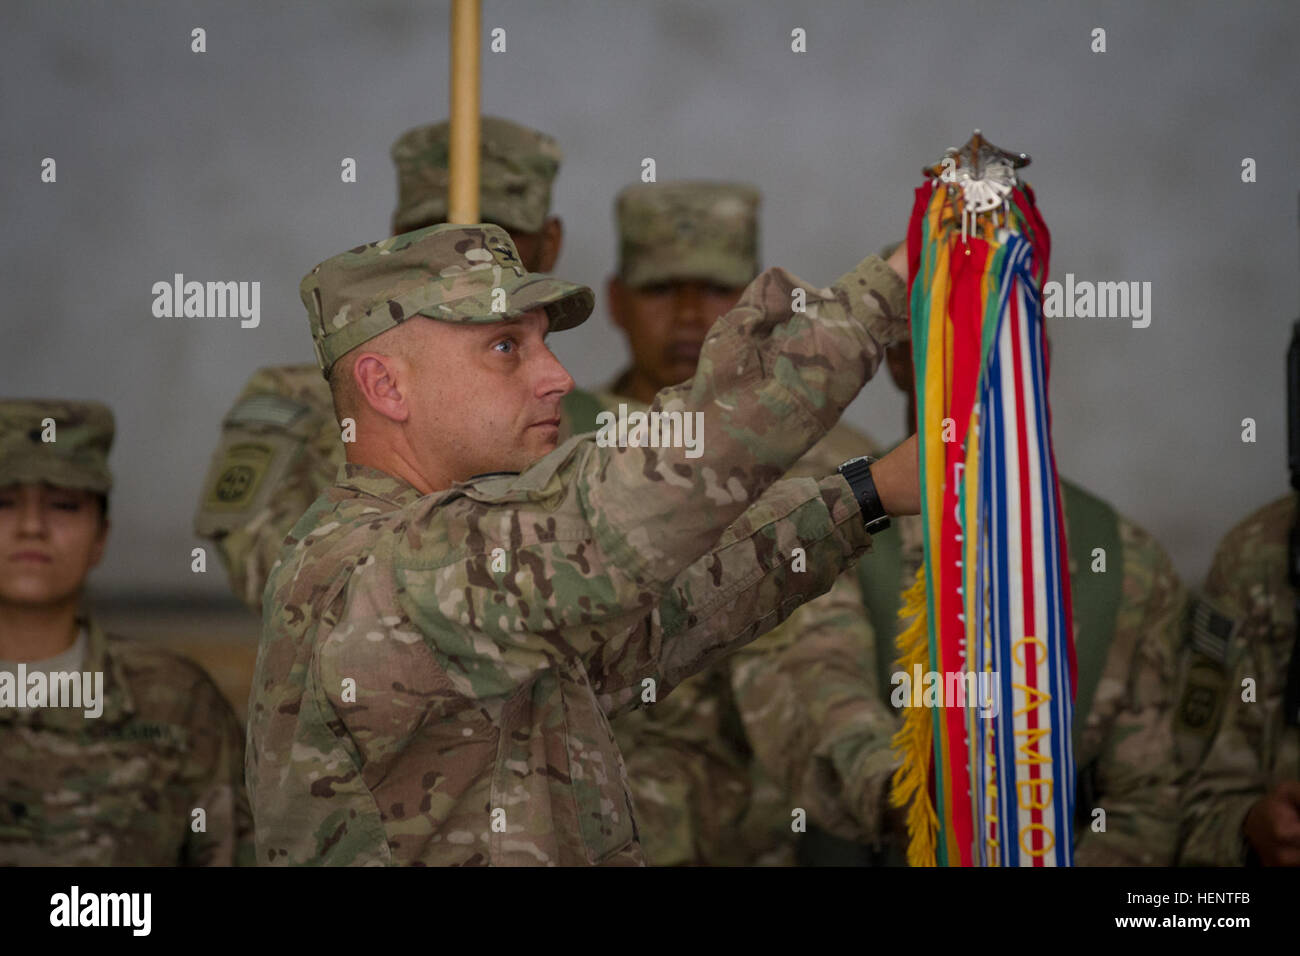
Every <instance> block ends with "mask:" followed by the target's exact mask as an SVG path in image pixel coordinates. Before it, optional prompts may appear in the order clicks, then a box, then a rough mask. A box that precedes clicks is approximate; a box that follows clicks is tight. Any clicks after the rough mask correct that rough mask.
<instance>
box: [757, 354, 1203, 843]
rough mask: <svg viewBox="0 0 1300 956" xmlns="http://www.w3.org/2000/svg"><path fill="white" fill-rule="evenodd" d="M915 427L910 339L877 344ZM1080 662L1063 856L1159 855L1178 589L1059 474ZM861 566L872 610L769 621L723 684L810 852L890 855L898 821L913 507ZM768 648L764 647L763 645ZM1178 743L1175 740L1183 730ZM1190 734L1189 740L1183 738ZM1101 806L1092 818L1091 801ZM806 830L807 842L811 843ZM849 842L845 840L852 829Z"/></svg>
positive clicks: (1173, 781)
mask: <svg viewBox="0 0 1300 956" xmlns="http://www.w3.org/2000/svg"><path fill="white" fill-rule="evenodd" d="M887 358H888V361H889V369H890V373H891V375H892V377H893V378H894V381H895V383H896V384H897V385H898V386H899V387H900V388H901V389H902V390H904V391H905V392H907V394H908V411H907V424H908V426H909V430H910V431H911V432H914V431H915V427H916V409H915V397H914V393H913V371H912V361H911V352H910V349H909V348H908V347H905V346H904V347H893V348H890V349H889V350H888V355H887ZM1061 484H1062V498H1063V507H1064V511H1065V521H1066V527H1067V531H1066V536H1067V542H1068V546H1069V558H1070V560H1069V571H1070V581H1071V589H1072V592H1073V606H1074V618H1075V646H1076V652H1077V657H1078V663H1079V672H1078V691H1077V699H1076V710H1075V724H1074V752H1075V759H1076V761H1077V764H1078V769H1079V789H1078V794H1077V806H1078V819H1077V821H1076V836H1077V842H1076V848H1075V861H1076V864H1078V865H1082V866H1089V865H1166V866H1167V865H1170V864H1172V863H1173V860H1174V851H1175V845H1176V835H1177V834H1176V809H1177V795H1178V784H1179V781H1180V779H1181V770H1180V767H1181V765H1180V763H1179V761H1178V760H1177V759H1176V757H1177V750H1176V740H1175V729H1174V727H1173V725H1172V714H1173V709H1174V707H1173V705H1174V696H1175V693H1176V685H1177V668H1178V661H1179V657H1180V644H1181V641H1182V633H1181V626H1182V620H1183V614H1184V611H1185V608H1186V594H1185V591H1184V589H1183V587H1182V585H1181V584H1180V582H1179V580H1178V577H1177V575H1176V574H1175V572H1174V569H1173V566H1172V564H1171V562H1170V560H1169V558H1168V556H1167V555H1166V554H1165V552H1164V550H1163V549H1162V548H1161V547H1160V546H1159V544H1157V543H1156V541H1155V540H1154V539H1153V538H1152V537H1151V536H1150V535H1148V534H1147V533H1146V532H1145V531H1143V530H1142V529H1141V528H1139V527H1138V526H1137V525H1135V524H1133V523H1132V522H1130V521H1128V520H1127V519H1125V518H1123V517H1122V516H1120V515H1118V514H1116V513H1115V511H1114V510H1113V509H1112V508H1111V507H1110V506H1109V505H1107V504H1106V503H1105V502H1103V501H1101V500H1100V499H1097V498H1095V497H1093V496H1092V495H1089V494H1088V493H1087V492H1085V491H1083V490H1082V489H1081V488H1079V487H1078V486H1076V485H1074V484H1072V483H1070V482H1068V481H1064V480H1063V481H1062V483H1061ZM895 527H896V529H897V532H898V533H897V535H881V536H879V537H878V538H877V547H876V549H875V551H876V553H875V554H873V556H872V559H871V560H870V561H869V562H864V563H863V564H861V565H859V569H860V570H863V571H865V572H868V573H865V574H863V576H862V579H861V590H862V593H863V595H864V596H865V597H866V605H867V607H868V608H869V611H870V620H871V623H870V626H869V627H868V628H867V629H866V633H867V634H868V636H869V642H868V643H866V644H857V643H855V642H854V641H853V640H852V639H851V638H852V637H854V636H857V635H860V634H862V633H863V630H862V629H861V628H855V629H852V630H849V629H838V628H824V629H821V630H819V631H818V632H817V633H816V634H815V635H812V636H808V637H803V638H801V639H800V640H799V641H798V642H797V643H796V642H786V643H783V642H781V641H779V640H777V639H775V638H774V635H767V636H765V637H763V638H761V639H760V640H758V641H756V642H755V643H753V644H751V645H749V647H747V648H746V649H745V652H744V655H743V656H742V657H741V661H742V663H741V666H740V667H739V668H738V671H737V681H736V696H737V701H738V703H739V706H740V708H741V711H742V713H743V714H744V715H745V726H746V728H747V729H748V730H749V735H750V739H751V740H754V741H762V742H763V743H764V746H765V748H766V749H767V753H768V756H767V761H766V762H767V763H768V764H769V765H770V766H772V767H773V768H774V769H775V772H777V773H779V774H781V775H783V776H784V777H785V778H786V779H787V780H789V781H791V782H792V784H793V785H795V790H794V799H795V800H796V801H798V803H799V805H801V806H803V807H805V808H807V810H808V813H809V816H810V819H812V820H813V821H814V822H815V823H816V824H817V825H818V826H817V827H815V828H811V829H810V833H809V837H810V838H812V839H810V840H808V841H805V842H807V843H809V844H811V845H813V846H815V848H816V849H815V853H814V854H813V857H814V858H813V860H812V862H819V863H825V862H834V863H841V864H866V865H870V864H881V863H890V864H902V863H903V862H904V861H905V859H906V856H905V848H906V833H905V830H904V829H903V827H902V817H901V815H898V814H897V813H896V812H894V811H893V810H892V808H890V809H886V808H887V807H888V799H887V798H888V796H889V788H890V777H891V775H892V773H893V771H894V769H895V767H896V765H897V764H896V760H895V758H894V754H893V749H892V745H891V738H892V736H893V734H894V732H895V731H896V730H897V729H898V727H899V726H900V725H901V717H902V715H901V714H900V713H898V712H897V710H896V709H894V708H892V707H891V706H890V703H889V699H890V692H891V690H892V687H891V683H890V677H891V674H892V673H893V672H894V671H895V670H896V665H895V663H894V660H895V657H896V646H895V638H896V637H897V634H898V632H899V631H900V630H901V629H902V627H903V626H904V622H902V621H900V620H899V619H898V609H899V607H900V605H901V593H902V591H903V589H905V588H906V587H908V586H909V585H910V584H911V583H912V581H913V579H914V578H915V575H916V571H917V569H918V567H919V566H920V564H921V560H922V531H921V521H920V518H919V517H907V518H902V519H900V520H899V521H897V522H895ZM765 652H771V653H765ZM1177 742H1178V744H1180V745H1182V746H1188V738H1187V735H1186V734H1180V735H1179V737H1178V741H1177ZM1193 743H1194V742H1193ZM1097 809H1101V810H1104V811H1105V816H1104V826H1105V829H1104V830H1101V829H1100V825H1101V821H1102V819H1103V818H1101V817H1099V816H1097V815H1095V812H1094V811H1095V810H1097ZM814 840H815V842H814ZM855 843H856V844H857V845H856V847H855V846H854V844H855Z"/></svg>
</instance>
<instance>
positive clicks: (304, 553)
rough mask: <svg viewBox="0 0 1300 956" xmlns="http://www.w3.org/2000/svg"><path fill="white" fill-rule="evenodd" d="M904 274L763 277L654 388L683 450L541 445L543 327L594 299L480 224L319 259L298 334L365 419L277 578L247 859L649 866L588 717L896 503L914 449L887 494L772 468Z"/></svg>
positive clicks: (545, 437) (888, 337)
mask: <svg viewBox="0 0 1300 956" xmlns="http://www.w3.org/2000/svg"><path fill="white" fill-rule="evenodd" d="M796 290H799V291H800V294H801V296H802V297H804V298H805V299H806V301H807V303H808V305H807V311H806V313H805V312H796V311H794V310H793V309H792V304H793V302H794V300H795V296H794V293H795V292H796ZM501 292H504V293H505V295H506V298H507V303H508V305H507V309H506V311H505V312H494V311H492V307H491V305H490V303H492V302H493V301H494V300H496V299H497V298H498V294H499V293H501ZM903 292H904V287H903V283H902V281H901V280H900V278H899V275H898V274H897V273H895V272H894V271H893V270H891V269H890V267H889V266H888V265H886V264H885V263H884V262H882V261H881V260H879V259H877V258H876V257H874V256H872V257H868V258H867V259H865V260H864V261H863V262H862V263H861V264H859V265H858V266H857V267H856V268H855V269H854V270H852V271H850V272H849V273H847V274H845V275H844V276H842V277H841V278H840V279H839V280H837V281H836V282H835V283H834V284H833V285H832V286H831V287H830V288H828V289H818V288H814V287H811V286H808V285H806V284H804V283H800V282H799V281H798V280H796V279H794V277H792V276H791V275H790V274H789V273H786V272H784V271H782V270H779V269H773V270H769V271H767V272H765V273H763V274H762V275H760V276H759V277H758V278H757V279H755V280H754V282H753V283H751V284H750V286H749V287H748V288H747V290H746V292H745V295H744V296H742V298H741V301H740V303H739V304H738V305H737V307H736V308H735V309H733V310H732V311H731V312H730V313H728V315H727V316H726V317H724V318H723V319H722V320H721V322H720V323H719V324H718V325H717V326H716V327H715V329H714V331H713V334H712V335H711V336H710V339H709V341H708V343H707V344H706V345H705V347H704V349H703V350H702V353H701V356H700V359H701V360H700V366H701V370H700V371H699V372H698V373H697V374H696V376H695V379H694V380H693V382H692V383H690V384H689V385H683V386H679V387H676V388H673V389H667V390H665V391H663V392H661V393H660V394H659V396H658V397H657V398H656V401H655V406H654V408H655V410H656V411H665V412H670V413H677V414H679V415H692V414H694V413H695V412H697V411H698V413H699V414H701V415H703V416H704V419H705V426H704V434H703V436H702V437H703V439H704V441H705V442H706V446H705V447H706V451H705V454H706V458H705V460H704V461H703V462H701V463H693V459H692V458H689V457H687V449H685V448H682V447H677V446H676V445H669V446H668V447H642V446H639V445H638V446H629V447H618V448H606V447H600V446H599V445H598V444H597V443H596V442H595V440H594V439H593V438H592V437H591V436H584V437H579V438H575V439H572V440H570V441H568V442H566V443H565V444H564V445H563V446H561V447H559V448H556V447H555V446H556V442H557V440H558V425H559V421H560V418H559V403H560V400H561V398H562V397H563V396H564V394H565V393H566V392H567V391H568V390H569V389H570V388H571V387H572V380H571V379H569V377H568V374H567V373H566V372H565V371H564V370H563V368H562V367H561V366H560V365H559V363H558V362H557V361H556V360H555V358H554V356H553V355H552V354H551V353H550V350H549V349H548V348H547V347H546V345H545V341H544V336H545V334H546V332H547V331H548V329H549V330H558V329H564V328H569V327H572V326H573V325H576V324H578V323H580V322H581V321H583V320H585V318H586V317H587V315H588V314H589V313H590V310H591V305H592V299H591V293H590V290H587V289H585V288H583V287H575V286H572V285H569V284H567V283H561V282H559V281H558V280H553V279H547V278H545V277H543V276H537V275H532V274H528V273H526V272H525V271H524V270H523V269H522V267H521V266H520V264H519V261H518V256H517V255H516V254H515V251H514V249H513V246H512V245H511V244H510V241H509V237H508V236H506V234H505V233H504V232H503V231H502V230H500V229H499V228H496V227H493V226H436V227H433V228H431V229H428V230H422V231H420V232H415V233H407V234H404V235H402V236H399V237H396V238H394V239H389V240H385V241H384V242H382V243H377V244H372V245H369V246H364V247H361V248H360V249H357V250H353V251H352V252H348V253H344V254H342V255H341V256H336V257H335V258H333V259H330V260H327V261H326V262H324V263H322V264H321V265H320V266H318V267H317V268H316V269H314V270H313V271H312V273H311V274H310V275H309V276H308V277H307V278H306V279H305V280H304V282H303V288H302V293H303V301H304V303H305V304H306V305H307V308H308V313H309V316H310V318H311V325H312V331H313V338H314V339H315V342H316V347H317V355H318V357H319V358H320V362H321V367H322V370H323V371H324V372H325V373H326V374H327V375H329V376H330V380H331V387H332V390H333V393H334V397H335V402H336V404H337V405H338V406H339V409H340V411H341V412H343V413H346V414H350V415H352V416H354V417H356V419H357V423H358V430H357V436H358V437H357V442H356V443H355V444H351V445H349V446H348V449H347V452H348V457H349V463H348V464H347V466H346V467H345V469H344V471H342V472H341V473H340V482H339V484H338V485H336V486H335V487H334V488H332V489H330V490H329V491H328V492H326V493H325V494H324V495H322V496H321V497H320V498H319V499H317V501H316V502H315V503H314V504H313V506H312V507H311V509H309V511H308V512H307V513H306V514H305V515H304V516H303V518H302V519H301V520H300V521H299V523H298V524H297V525H296V526H295V528H294V529H293V530H292V531H291V533H290V535H289V537H288V539H286V547H285V550H284V552H283V553H282V556H281V560H280V563H279V564H278V566H277V568H276V570H275V571H274V573H273V574H272V577H271V580H270V582H269V584H268V587H267V595H268V597H267V601H266V613H265V630H264V633H263V640H262V645H261V648H260V651H259V655H258V662H257V673H256V675H255V680H254V690H253V699H252V706H251V708H250V716H249V749H248V780H249V786H250V792H251V795H252V800H253V807H254V813H255V816H256V821H257V844H258V858H259V859H261V860H265V861H268V862H278V863H295V862H306V861H315V862H337V863H388V862H401V863H461V864H466V863H515V864H533V865H536V864H546V863H556V864H572V863H601V862H611V863H635V862H640V861H641V859H642V855H641V852H640V849H639V845H638V841H637V838H636V827H635V823H634V821H633V818H632V810H631V804H630V800H629V798H628V795H627V790H626V784H625V782H624V776H625V774H624V770H623V764H622V760H621V758H620V756H619V751H618V748H617V746H616V745H615V743H614V740H613V737H612V734H611V732H610V730H609V724H608V717H610V716H614V715H616V714H617V713H618V712H619V711H620V710H623V709H626V708H628V707H631V706H635V705H636V704H637V703H638V702H639V700H641V699H642V695H643V694H644V693H645V692H646V690H647V689H656V691H657V695H658V696H660V697H662V696H663V695H665V694H667V693H668V691H669V690H671V688H672V687H673V686H675V685H676V684H678V683H680V682H681V680H683V679H684V678H686V677H687V676H689V675H690V674H691V673H693V672H695V671H698V670H700V669H701V668H703V667H705V666H707V665H708V664H709V663H710V662H711V661H712V660H713V659H715V658H716V657H717V656H718V655H720V654H722V653H724V652H725V651H727V650H729V649H731V648H733V647H735V646H738V645H739V644H742V643H744V642H745V641H747V640H751V639H753V637H754V636H756V635H757V634H758V633H760V632H761V631H763V630H764V629H766V628H767V627H770V626H774V625H775V624H776V623H777V622H779V620H780V619H781V618H782V617H783V616H784V615H785V614H788V613H789V611H790V610H792V609H793V607H794V606H795V605H796V604H797V603H799V602H801V601H803V600H807V599H809V598H811V597H812V596H815V595H816V594H818V593H820V592H822V591H824V590H826V589H827V588H829V587H830V586H831V584H832V583H833V581H834V579H835V577H837V576H838V575H839V573H840V572H841V571H842V570H843V569H844V567H845V566H846V564H848V563H849V562H851V561H852V560H853V559H854V558H855V557H856V556H858V555H860V554H862V553H863V551H864V550H865V549H866V547H867V546H868V544H869V541H870V535H869V534H868V532H867V530H866V527H867V524H868V519H870V520H875V518H876V517H877V516H878V515H879V516H883V514H884V513H885V511H886V510H888V511H899V510H903V509H910V510H915V507H916V504H917V495H918V492H917V487H916V467H917V462H916V451H915V443H914V442H909V443H907V445H906V446H905V447H904V448H901V449H899V450H898V451H897V452H895V453H894V454H893V455H891V456H888V457H887V458H885V459H883V460H881V461H880V462H877V463H876V464H875V465H873V466H872V467H871V470H870V478H874V481H875V486H876V489H877V491H878V494H877V493H875V492H872V491H871V481H870V480H869V479H868V478H866V477H864V476H863V475H861V474H860V473H857V472H855V471H854V470H852V469H850V471H849V475H850V478H846V477H845V476H844V475H842V474H836V475H832V476H830V477H825V478H823V479H822V480H820V481H814V480H811V479H796V480H791V481H780V482H778V481H777V479H779V478H780V477H781V475H782V474H783V473H784V472H785V471H786V469H787V468H788V467H789V465H791V464H793V462H794V461H795V460H797V458H798V457H800V456H801V455H802V454H803V453H804V452H805V451H806V450H807V449H808V448H809V447H811V446H812V444H813V443H814V442H815V441H816V440H817V439H818V438H820V437H821V436H822V435H823V434H824V433H825V431H826V430H827V429H828V428H829V427H830V426H831V425H833V424H834V422H835V420H836V419H837V418H838V416H839V414H840V412H841V411H842V410H843V408H844V407H845V406H846V405H847V404H848V403H849V401H851V400H852V398H853V397H854V396H855V395H856V393H857V391H858V390H859V389H860V388H861V386H862V384H863V382H865V381H866V380H867V379H869V378H870V377H871V375H872V374H873V372H874V370H875V368H876V365H877V363H878V361H879V359H880V357H881V354H882V350H883V344H885V343H888V342H889V341H893V340H896V339H898V338H901V337H903V336H904V335H905V334H906V321H905V319H903V318H902V316H903V315H904V310H903ZM424 317H427V318H431V319H435V320H436V321H424ZM777 370H779V377H778V375H777ZM809 396H815V400H814V399H811V398H809ZM778 423H779V427H777V425H778ZM519 469H526V470H524V471H523V472H522V474H519V473H517V471H518V470H519ZM851 481H852V483H851ZM765 490H767V492H768V493H767V494H765V495H762V493H763V492H764V491H765ZM760 495H762V497H761V498H760V497H759V496H760ZM796 547H798V548H801V549H804V551H805V553H806V561H807V564H806V567H803V568H802V569H799V568H796V567H795V566H794V562H792V561H790V560H789V559H788V556H790V555H791V554H793V549H794V548H796ZM756 572H757V573H756ZM399 675H400V680H398V679H396V677H397V676H399Z"/></svg>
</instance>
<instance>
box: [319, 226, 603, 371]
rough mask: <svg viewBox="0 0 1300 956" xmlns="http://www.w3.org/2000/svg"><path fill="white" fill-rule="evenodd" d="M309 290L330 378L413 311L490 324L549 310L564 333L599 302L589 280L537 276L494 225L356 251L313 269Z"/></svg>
mask: <svg viewBox="0 0 1300 956" xmlns="http://www.w3.org/2000/svg"><path fill="white" fill-rule="evenodd" d="M498 290H499V291H498ZM299 292H300V294H301V296H302V301H303V305H305V306H306V307H307V316H308V318H309V319H310V321H311V336H312V342H313V344H314V345H315V348H316V361H317V363H318V364H319V365H320V367H321V371H322V372H323V373H324V374H325V376H326V377H327V378H328V377H329V372H330V369H331V368H332V367H333V365H334V363H335V362H337V361H338V360H339V358H340V357H342V356H343V355H345V354H346V353H348V352H350V351H351V350H352V349H354V348H356V347H357V346H358V345H360V344H362V343H363V342H367V341H369V340H370V339H373V338H374V337H375V336H376V335H379V334H380V333H382V332H386V331H388V330H389V329H391V328H395V327H396V326H398V325H400V324H401V323H402V322H405V321H406V320H407V319H409V318H411V317H412V316H416V315H420V316H425V317H426V318H430V319H438V320H439V321H442V322H456V323H469V324H486V323H490V322H504V321H505V320H506V319H511V318H514V317H516V316H518V315H522V314H523V313H525V312H528V311H530V310H532V309H540V308H544V309H545V310H546V314H547V317H548V318H549V319H550V330H551V331H552V332H558V331H561V330H562V329H571V328H573V327H574V326H575V325H580V324H581V323H583V322H585V321H586V320H587V317H588V316H589V315H591V310H592V306H593V305H594V304H595V298H594V297H593V296H592V294H591V290H590V289H589V288H587V287H586V286H583V285H575V284H574V283H572V282H565V281H563V280H562V279H554V278H551V277H550V276H544V275H539V274H537V273H535V272H527V271H526V270H525V269H524V267H523V265H522V264H521V263H520V261H519V254H518V252H516V251H515V245H514V243H513V242H511V241H510V236H509V235H508V234H507V233H506V231H505V230H504V229H502V228H501V227H500V226H494V225H491V224H486V223H479V224H477V225H472V226H459V225H448V224H443V225H438V226H429V227H428V228H427V229H418V230H416V231H415V232H407V233H403V234H402V235H400V236H393V237H392V238H390V239H382V240H380V241H379V242H372V243H369V244H367V245H364V246H358V247H356V248H355V249H349V250H348V251H347V252H344V253H342V254H340V255H337V256H334V257H333V258H331V259H326V260H325V261H324V262H322V263H321V264H320V265H318V266H316V268H314V269H312V270H311V272H309V273H307V275H306V277H305V278H304V279H303V280H302V284H301V286H300V287H299ZM494 300H495V301H494ZM494 305H496V306H500V307H501V308H500V311H494V309H493V306H494Z"/></svg>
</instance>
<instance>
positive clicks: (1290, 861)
mask: <svg viewBox="0 0 1300 956" xmlns="http://www.w3.org/2000/svg"><path fill="white" fill-rule="evenodd" d="M1242 830H1243V831H1244V832H1245V834H1246V839H1247V840H1249V841H1250V845H1251V846H1252V847H1254V848H1255V853H1256V854H1257V855H1258V856H1259V861H1260V862H1261V863H1263V864H1264V865H1265V866H1300V781H1296V780H1285V781H1283V782H1282V783H1279V784H1278V785H1277V786H1275V787H1273V789H1272V790H1270V791H1269V792H1268V793H1266V794H1264V796H1263V797H1261V798H1260V799H1259V801H1258V802H1257V803H1256V804H1255V805H1254V806H1253V807H1251V808H1250V812H1249V813H1247V814H1246V822H1245V823H1244V824H1243V825H1242Z"/></svg>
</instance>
